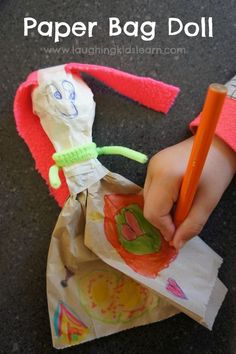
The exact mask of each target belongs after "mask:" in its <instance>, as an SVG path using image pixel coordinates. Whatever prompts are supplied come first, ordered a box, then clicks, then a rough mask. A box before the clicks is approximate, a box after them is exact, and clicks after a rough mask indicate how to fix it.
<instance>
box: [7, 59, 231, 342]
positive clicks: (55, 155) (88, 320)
mask: <svg viewBox="0 0 236 354" xmlns="http://www.w3.org/2000/svg"><path fill="white" fill-rule="evenodd" d="M81 72H88V73H89V74H91V75H93V76H94V77H96V78H97V79H99V80H101V81H102V82H103V83H105V84H108V85H109V86H111V87H112V88H114V89H115V90H117V91H118V92H120V93H122V94H124V95H126V96H128V97H130V98H132V99H134V100H136V101H138V102H140V103H142V104H144V105H146V106H148V107H150V108H153V109H156V110H159V111H162V112H164V113H166V112H167V111H168V109H169V108H170V106H171V104H172V103H173V100H174V98H175V96H176V95H177V93H178V89H177V88H175V87H173V86H170V85H166V84H163V83H160V82H157V81H155V80H152V79H147V78H139V77H136V76H134V75H129V74H126V73H122V72H120V71H118V70H114V69H111V68H104V67H99V66H94V65H83V64H67V65H65V66H59V67H54V68H49V69H43V70H40V71H38V72H37V73H33V74H31V75H30V76H29V78H28V79H27V81H26V82H25V83H23V84H22V85H21V86H20V88H19V89H18V92H17V95H16V100H15V106H14V110H15V117H16V122H17V127H18V130H19V133H20V135H21V136H22V137H23V138H24V139H25V141H26V143H27V144H28V145H29V148H30V150H31V152H32V154H33V156H34V158H35V160H36V168H37V169H38V170H39V171H40V173H41V174H42V176H43V177H44V178H45V180H46V181H47V182H48V181H49V183H50V184H51V187H50V188H51V191H52V193H53V194H54V196H55V197H56V199H57V201H58V202H59V204H60V205H61V206H63V209H62V211H61V214H60V216H59V218H58V222H57V224H56V226H55V229H54V232H53V235H52V239H51V244H50V249H49V254H48V264H47V298H48V308H49V317H50V324H51V330H52V338H53V345H54V346H55V347H56V348H63V347H66V346H70V345H74V344H78V343H81V342H84V341H88V340H91V339H94V338H98V337H101V336H105V335H108V334H111V333H115V332H118V331H121V330H124V329H128V328H131V327H134V326H138V325H142V324H147V323H151V322H155V321H159V320H162V319H164V318H167V317H169V316H172V315H174V314H175V313H177V312H178V311H179V310H182V311H184V312H185V313H187V314H188V315H189V316H191V317H192V318H194V319H196V320H197V321H199V322H201V323H203V324H204V325H205V326H207V327H209V328H211V326H212V324H213V322H214V318H215V316H216V314H217V312H218V309H219V307H220V305H221V302H222V301H223V298H224V296H225V293H226V289H225V287H224V286H223V284H222V283H221V282H220V281H219V280H218V278H217V274H218V268H219V266H220V264H221V261H222V260H221V258H220V257H219V256H218V255H217V254H216V253H215V252H214V251H212V250H211V249H210V248H209V247H208V246H207V245H206V244H205V243H204V242H203V241H201V240H200V239H199V238H195V239H194V240H192V241H190V242H189V243H188V245H187V246H185V247H184V248H183V250H181V251H180V252H179V254H177V252H176V250H175V249H174V248H173V247H171V246H170V245H169V244H168V243H167V242H166V241H165V240H164V238H163V237H162V235H161V234H160V232H159V231H158V230H157V229H156V228H154V227H153V226H152V225H151V224H150V223H148V222H147V220H145V218H144V217H143V213H142V209H143V199H142V195H141V188H140V187H139V186H137V185H135V184H134V183H132V182H131V181H129V180H127V179H126V178H124V177H122V176H120V175H118V174H114V173H112V172H110V171H108V170H107V169H106V168H105V167H104V166H103V165H102V164H101V163H100V162H99V160H98V156H99V155H100V154H121V155H123V156H126V157H128V158H132V159H134V160H136V161H139V162H144V161H145V156H144V155H143V154H141V153H138V152H136V151H133V150H130V149H128V148H126V147H117V146H113V147H111V146H109V147H97V146H96V144H95V143H94V142H93V140H92V124H93V120H94V116H95V102H94V100H93V94H92V91H91V90H90V88H89V87H88V86H87V84H86V83H85V82H84V81H83V79H82V78H81V76H80V73H81ZM42 128H43V129H42ZM69 195H70V196H69ZM68 196H69V198H68ZM67 198H68V199H67ZM64 203H65V204H64Z"/></svg>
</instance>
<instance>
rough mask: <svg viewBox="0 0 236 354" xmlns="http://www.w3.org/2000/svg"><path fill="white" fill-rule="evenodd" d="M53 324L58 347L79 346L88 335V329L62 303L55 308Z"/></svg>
mask: <svg viewBox="0 0 236 354" xmlns="http://www.w3.org/2000/svg"><path fill="white" fill-rule="evenodd" d="M53 322H54V330H55V333H56V337H57V338H58V343H59V345H60V346H68V345H72V344H73V345H74V344H79V343H81V342H82V341H83V340H84V339H85V338H86V337H87V335H88V333H89V329H88V327H87V326H86V325H85V324H84V323H83V322H82V321H81V320H80V319H79V317H78V316H77V315H76V314H75V313H74V311H72V310H71V309H69V308H68V306H67V305H66V304H64V303H63V302H62V301H60V302H59V303H58V305H57V307H56V311H55V313H54V319H53Z"/></svg>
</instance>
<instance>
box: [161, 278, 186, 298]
mask: <svg viewBox="0 0 236 354" xmlns="http://www.w3.org/2000/svg"><path fill="white" fill-rule="evenodd" d="M166 290H167V291H169V293H171V294H173V295H175V296H177V297H179V298H181V299H183V300H188V298H187V296H186V295H185V293H184V292H183V290H182V289H181V288H180V286H179V285H178V284H177V283H176V281H175V280H174V279H173V278H168V279H167V284H166Z"/></svg>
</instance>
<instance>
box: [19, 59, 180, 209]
mask: <svg viewBox="0 0 236 354" xmlns="http://www.w3.org/2000/svg"><path fill="white" fill-rule="evenodd" d="M65 70H66V71H67V72H71V73H73V74H74V75H78V76H80V73H81V72H85V73H88V74H90V75H92V76H93V77H95V78H96V79H98V80H100V81H102V82H103V83H104V84H106V85H108V86H110V87H111V88H113V89H114V90H116V91H117V92H119V93H121V94H122V95H125V96H127V97H129V98H131V99H133V100H135V101H137V102H139V103H141V104H143V105H145V106H147V107H149V108H152V109H154V110H156V111H161V112H164V113H167V112H168V110H169V109H170V107H171V105H172V104H173V102H174V100H175V98H176V96H177V94H178V92H179V88H177V87H174V86H171V85H167V84H165V83H163V82H160V81H156V80H153V79H151V78H145V77H139V76H135V75H131V74H128V73H125V72H122V71H119V70H116V69H112V68H108V67H103V66H98V65H89V64H78V63H71V64H67V65H65ZM37 85H38V80H37V72H33V73H31V74H30V75H29V76H28V78H27V80H26V81H25V82H24V83H22V84H21V85H20V87H19V88H18V90H17V92H16V97H15V101H14V115H15V120H16V126H17V130H18V132H19V135H20V136H21V137H22V138H23V139H24V140H25V142H26V144H27V145H28V147H29V149H30V152H31V154H32V156H33V158H34V160H35V167H36V169H37V170H38V171H39V172H40V174H41V175H42V177H43V178H44V179H45V181H46V183H47V184H48V186H49V190H50V193H51V194H52V195H53V196H54V198H55V199H56V201H57V202H58V204H59V205H60V206H61V207H62V206H63V205H64V203H65V201H66V199H67V198H68V196H69V190H68V187H67V184H66V180H65V176H64V174H63V172H62V171H61V172H60V173H61V181H62V184H61V187H60V188H59V189H57V190H55V189H52V188H51V187H50V184H49V179H48V171H49V168H50V166H51V165H53V164H54V162H53V160H52V155H53V153H54V152H55V150H54V147H53V145H52V144H51V142H50V140H49V139H48V137H47V135H46V133H45V132H44V130H43V129H42V127H41V124H40V120H39V118H38V116H36V115H35V114H33V111H32V101H31V93H32V90H33V89H34V88H35V87H36V86H37Z"/></svg>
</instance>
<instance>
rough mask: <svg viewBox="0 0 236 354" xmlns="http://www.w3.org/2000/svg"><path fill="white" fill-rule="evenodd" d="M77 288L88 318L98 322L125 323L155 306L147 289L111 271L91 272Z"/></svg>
mask: <svg viewBox="0 0 236 354" xmlns="http://www.w3.org/2000/svg"><path fill="white" fill-rule="evenodd" d="M78 285H79V294H80V296H79V298H80V302H81V304H82V305H83V307H84V308H85V310H86V311H87V313H88V314H89V315H90V316H91V317H92V318H95V319H97V320H100V321H102V322H109V323H125V322H129V321H131V320H133V319H135V318H137V317H140V316H142V315H143V314H144V313H145V312H146V311H148V310H149V311H150V310H152V309H154V308H155V307H156V306H157V305H158V303H159V298H158V296H157V295H155V294H154V293H153V292H152V291H151V290H149V289H148V288H145V287H143V286H142V285H141V284H139V283H137V282H135V281H134V280H133V279H131V278H129V277H127V276H126V275H124V274H122V273H120V272H118V271H115V270H104V269H101V270H94V271H91V272H89V273H87V274H86V275H84V276H83V277H81V278H80V279H79V282H78Z"/></svg>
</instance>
